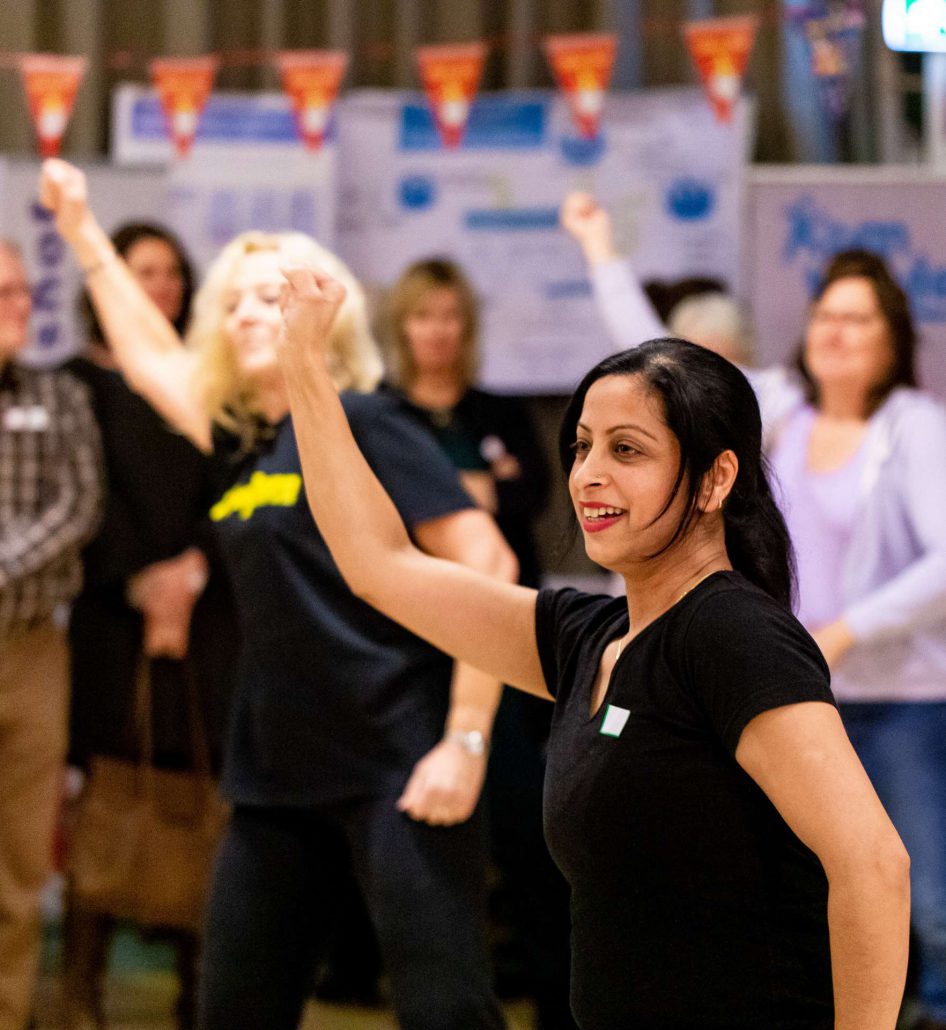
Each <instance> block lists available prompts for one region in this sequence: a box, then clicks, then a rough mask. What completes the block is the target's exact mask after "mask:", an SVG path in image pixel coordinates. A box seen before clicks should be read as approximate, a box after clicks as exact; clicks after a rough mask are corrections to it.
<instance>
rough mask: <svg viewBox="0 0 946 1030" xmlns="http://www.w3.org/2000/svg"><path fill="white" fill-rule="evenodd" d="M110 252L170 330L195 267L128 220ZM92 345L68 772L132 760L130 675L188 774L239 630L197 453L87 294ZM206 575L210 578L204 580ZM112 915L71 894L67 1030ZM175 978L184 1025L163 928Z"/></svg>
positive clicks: (185, 962) (213, 741) (180, 944)
mask: <svg viewBox="0 0 946 1030" xmlns="http://www.w3.org/2000/svg"><path fill="white" fill-rule="evenodd" d="M112 242H113V244H114V246H115V250H116V253H118V254H120V255H121V256H122V257H123V258H124V259H125V261H126V262H127V264H128V267H129V269H130V270H131V272H132V274H133V275H134V276H135V278H136V279H137V280H138V282H139V283H141V285H142V287H143V288H144V290H145V292H146V293H147V294H148V296H149V297H150V298H151V299H152V301H154V303H155V304H156V305H157V307H158V308H159V309H160V311H161V312H162V314H163V315H164V316H165V317H166V318H167V319H168V321H170V322H171V323H172V324H173V325H174V326H175V327H176V328H178V330H179V331H180V330H183V329H184V328H185V326H186V323H187V317H188V312H189V309H190V300H191V295H192V293H193V273H192V271H191V266H190V262H189V261H188V259H187V255H186V254H185V253H184V250H183V248H182V247H181V245H180V243H179V242H178V241H177V239H176V238H175V237H174V236H172V235H171V234H170V233H169V232H168V231H167V230H165V229H163V228H161V227H160V226H157V225H151V224H145V223H133V224H129V225H125V226H123V227H122V228H120V229H119V230H118V231H117V232H116V233H115V234H114V235H113V237H112ZM81 307H82V310H83V313H84V315H85V319H86V327H87V337H88V344H87V347H86V350H85V352H84V354H83V355H82V356H81V357H80V358H78V359H77V360H75V361H73V362H72V363H71V366H70V367H71V369H72V370H73V372H74V373H75V374H76V375H77V376H78V377H79V378H81V379H82V380H83V381H84V382H85V383H86V384H87V385H88V386H89V389H90V392H91V395H92V399H93V405H94V408H95V413H96V418H97V421H98V423H99V429H100V431H101V434H102V443H103V450H104V454H105V466H106V479H107V486H108V494H107V503H106V509H105V518H104V521H103V523H102V527H101V529H100V531H99V533H98V535H97V536H96V537H95V539H94V540H92V542H91V543H90V544H89V545H88V547H87V548H86V550H85V552H84V554H83V571H84V587H83V590H82V593H81V594H80V595H79V597H78V598H77V599H76V601H75V604H74V605H73V608H72V613H71V618H70V624H69V644H70V653H71V667H72V697H71V706H70V743H69V761H70V764H71V765H73V766H75V767H77V768H79V769H83V770H85V769H87V767H88V765H89V762H90V760H91V758H92V757H94V756H95V755H118V756H121V757H126V758H136V757H137V756H138V750H137V744H138V742H137V741H135V739H134V735H133V730H134V726H133V721H134V719H133V715H134V709H135V700H136V695H137V689H138V682H139V677H140V676H141V675H147V676H148V677H149V679H150V683H151V694H152V719H153V730H154V735H155V736H154V740H155V748H156V754H155V758H156V761H157V762H158V763H159V764H161V765H165V766H172V767H177V768H180V767H188V766H189V765H190V764H191V761H192V757H191V756H192V753H193V752H192V748H193V744H192V741H191V739H190V732H189V730H190V727H189V725H188V722H189V720H188V716H187V713H188V712H189V711H190V710H191V706H190V704H189V699H188V691H190V690H194V691H196V693H197V696H198V699H199V702H200V711H201V713H202V715H203V719H202V722H203V729H204V731H205V732H206V733H207V735H208V738H209V742H210V745H211V751H212V753H213V754H214V755H215V756H218V755H219V753H220V747H221V743H222V735H223V726H224V721H225V710H226V708H227V705H228V701H229V695H230V690H231V682H232V668H231V666H232V662H233V657H234V654H235V648H234V647H233V639H234V636H235V632H236V625H235V620H234V617H233V614H232V610H231V606H230V599H229V590H228V587H227V585H226V582H225V579H224V577H223V575H222V573H221V571H220V569H219V567H217V563H215V562H213V561H212V560H211V559H210V558H208V554H212V549H211V547H210V540H209V533H208V532H207V528H208V527H207V526H206V525H205V524H206V523H207V517H206V513H207V509H208V508H209V505H210V496H211V495H210V490H211V481H210V475H211V468H210V463H209V462H208V461H207V459H206V458H205V457H204V456H203V455H202V454H201V453H200V452H199V451H198V450H197V449H196V448H195V447H194V446H193V445H192V444H191V443H189V442H188V441H187V440H186V439H184V437H182V436H181V435H180V434H179V433H176V432H174V431H173V430H171V429H169V428H168V427H167V425H166V423H165V422H164V420H163V419H162V418H161V417H160V416H159V415H157V414H156V413H155V411H154V410H153V409H152V408H151V407H150V405H149V404H147V402H146V401H144V400H143V399H142V398H141V397H140V396H138V394H136V393H134V392H133V391H132V390H131V389H130V388H129V387H128V386H127V385H126V384H125V381H124V379H123V378H122V375H121V372H120V371H119V369H118V366H117V364H116V362H115V360H114V357H113V355H112V352H111V350H110V348H109V347H108V344H107V343H106V340H105V336H104V333H103V332H102V327H101V325H100V324H99V321H98V319H97V318H96V316H95V313H94V311H93V309H92V306H91V304H90V302H89V298H88V295H87V294H85V293H83V295H82V299H81ZM211 571H213V575H211ZM114 926H115V921H114V920H113V919H112V918H111V917H110V916H108V915H106V914H103V913H99V912H94V911H88V910H86V909H84V908H83V907H82V899H81V898H75V897H73V896H72V895H71V894H69V893H67V912H66V917H65V933H64V946H63V959H62V962H63V1006H64V1011H63V1024H64V1026H65V1027H66V1030H73V1028H75V1030H79V1028H81V1030H85V1028H87V1027H88V1028H91V1027H104V1025H105V1013H104V1004H103V1003H104V981H105V975H106V970H107V965H108V950H109V943H110V940H111V937H112V932H113V930H114ZM173 943H174V946H175V951H176V954H177V971H178V976H179V979H180V986H181V991H180V997H179V1000H178V1003H177V1025H178V1027H180V1028H181V1030H185V1028H188V1027H191V1026H193V1025H194V1010H195V997H196V994H195V988H196V971H197V958H198V942H197V940H196V938H195V937H194V936H193V935H191V934H186V933H175V934H173Z"/></svg>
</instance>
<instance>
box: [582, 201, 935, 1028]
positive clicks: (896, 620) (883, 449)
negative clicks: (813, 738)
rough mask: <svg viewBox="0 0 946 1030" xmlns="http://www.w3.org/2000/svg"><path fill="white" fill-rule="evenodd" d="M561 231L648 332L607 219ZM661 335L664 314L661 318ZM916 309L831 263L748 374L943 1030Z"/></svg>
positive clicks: (625, 325)
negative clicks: (799, 313)
mask: <svg viewBox="0 0 946 1030" xmlns="http://www.w3.org/2000/svg"><path fill="white" fill-rule="evenodd" d="M562 217H563V223H564V224H565V226H566V228H567V229H568V230H569V231H570V232H571V233H572V234H573V235H574V236H575V237H576V238H577V239H578V240H579V242H580V243H581V245H582V248H583V249H584V251H585V255H586V257H587V259H588V262H589V265H590V266H591V278H592V283H593V285H594V289H595V294H596V296H597V298H598V301H599V304H600V305H601V308H602V311H603V312H605V314H606V321H607V322H608V325H609V326H611V327H612V329H618V328H620V329H621V332H620V333H619V334H618V335H616V341H617V342H618V343H620V344H622V345H624V346H627V345H633V344H634V343H636V342H637V341H636V340H635V339H634V333H635V332H636V331H637V330H636V328H635V327H636V326H640V325H641V323H642V321H643V320H644V314H643V311H644V307H645V306H646V302H644V301H643V300H642V296H643V295H642V293H641V291H640V287H639V284H638V283H637V282H636V281H635V279H634V276H633V274H632V273H631V271H630V269H629V268H628V266H627V264H626V263H625V262H623V261H619V260H617V259H616V258H615V256H614V252H613V247H612V246H611V243H610V224H609V220H608V216H607V213H606V212H604V211H603V209H602V208H600V207H599V206H598V205H597V204H595V203H594V201H593V200H592V199H591V198H589V197H586V196H583V195H578V196H572V197H570V198H569V199H568V200H567V201H566V203H565V205H564V207H563V214H562ZM650 317H651V320H653V315H652V314H651V316H650ZM915 348H916V330H915V327H914V324H913V319H912V317H911V314H910V305H909V301H908V299H907V296H906V294H905V293H904V291H903V290H902V289H901V287H900V285H899V284H898V283H897V281H896V279H895V278H894V277H893V276H892V275H891V273H890V270H889V269H888V268H887V266H886V264H885V263H884V261H883V260H882V259H881V258H880V257H878V256H877V255H876V254H872V253H869V252H867V251H863V250H849V251H844V252H842V253H840V254H838V255H836V256H835V257H834V258H833V259H832V260H831V261H830V262H829V264H828V266H827V268H826V269H825V273H824V277H823V279H822V282H821V284H820V285H819V287H818V290H817V291H816V293H815V296H814V298H813V299H812V304H811V307H810V309H809V313H808V324H807V327H806V330H805V335H804V339H803V342H802V345H801V347H800V349H799V352H798V354H797V356H796V359H795V362H794V366H793V367H791V368H788V367H781V366H776V367H774V368H767V369H762V370H756V369H752V370H749V371H747V372H746V375H747V376H748V378H749V380H750V381H751V383H752V385H753V387H754V388H755V391H756V394H757V396H758V398H759V404H760V406H761V408H762V415H763V419H764V423H765V441H764V442H765V448H766V450H767V452H768V455H769V458H770V460H771V462H772V466H773V469H774V471H775V473H776V476H777V479H778V482H779V496H780V502H781V504H782V507H783V510H784V512H785V517H786V520H787V523H788V528H789V530H790V532H791V537H792V541H793V543H794V545H795V553H796V555H797V559H798V573H799V575H798V601H799V603H798V617H799V619H800V620H801V622H802V623H803V625H804V626H805V627H806V628H807V629H808V630H809V631H810V632H811V633H812V635H813V637H814V639H815V641H816V642H817V643H818V645H819V646H820V648H821V650H822V652H823V653H824V656H825V658H826V659H827V661H828V664H829V666H830V668H831V676H832V687H833V690H834V693H835V695H836V696H837V698H838V700H839V702H840V707H841V714H842V717H843V719H844V723H845V727H846V729H847V732H848V733H849V735H850V737H851V741H852V743H853V744H854V747H855V749H856V751H857V753H858V755H859V757H860V759H861V761H862V762H863V763H864V767H865V769H866V770H867V773H868V775H869V776H870V778H871V781H872V783H873V785H874V787H875V789H876V790H877V793H878V794H879V796H880V799H881V801H882V802H883V803H884V805H885V807H886V808H887V811H888V812H889V813H890V817H891V819H892V820H893V822H894V825H895V826H896V827H897V830H898V831H899V833H900V835H901V836H902V837H903V840H904V843H905V844H906V847H907V850H908V851H909V853H910V858H911V886H912V899H913V928H914V939H915V942H916V946H917V950H916V958H917V959H918V963H917V965H918V971H919V1001H920V1003H921V1006H922V1009H923V1018H924V1019H925V1020H926V1023H925V1024H922V1025H924V1026H925V1027H926V1028H927V1030H942V1028H946V519H944V517H943V512H944V511H946V460H944V455H946V412H944V410H943V408H942V406H941V405H940V404H939V403H938V402H936V401H935V400H934V399H933V398H932V397H930V396H928V395H925V394H923V393H921V392H920V391H919V390H917V389H915V387H916V375H915V372H914V351H915Z"/></svg>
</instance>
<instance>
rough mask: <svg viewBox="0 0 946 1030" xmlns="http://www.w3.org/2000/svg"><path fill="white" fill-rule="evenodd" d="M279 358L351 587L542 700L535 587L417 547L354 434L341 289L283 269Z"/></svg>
mask: <svg viewBox="0 0 946 1030" xmlns="http://www.w3.org/2000/svg"><path fill="white" fill-rule="evenodd" d="M286 276H287V280H288V286H287V289H286V293H285V297H284V314H285V319H286V330H285V333H284V335H283V339H282V341H281V343H280V361H281V363H282V365H283V369H284V372H285V379H286V382H287V384H288V386H289V400H290V405H291V408H292V416H293V425H294V428H295V432H296V437H297V440H298V445H299V456H300V458H301V461H302V469H303V478H304V481H305V484H306V493H307V497H308V500H309V507H310V508H311V509H312V514H313V515H314V516H315V520H316V522H317V523H318V526H319V530H320V531H321V533H322V536H323V538H324V539H325V542H326V543H327V544H328V546H329V548H330V549H331V551H332V555H333V557H334V559H335V562H336V564H337V565H338V568H339V570H340V571H341V573H342V575H343V576H344V577H345V580H346V581H347V583H348V585H349V587H351V589H352V591H353V592H354V593H355V594H357V595H358V596H359V597H361V598H363V599H364V600H366V601H368V603H369V604H372V605H373V606H374V607H375V608H378V609H379V610H380V611H382V612H384V613H385V615H387V616H389V617H390V618H392V619H394V620H395V621H396V622H399V623H401V624H402V625H404V626H406V627H407V628H408V629H409V630H411V631H412V632H414V633H416V634H417V635H418V636H421V637H424V638H425V639H426V640H429V641H430V642H431V643H432V644H433V645H434V646H435V647H438V648H440V650H442V651H445V652H446V653H447V654H449V655H452V656H453V657H454V658H457V659H459V660H460V661H463V662H466V663H468V664H469V665H473V666H475V667H476V668H478V669H481V670H482V671H483V672H486V673H489V674H490V675H491V676H493V677H495V678H496V679H498V680H501V681H502V682H504V683H510V684H512V685H513V686H517V687H520V688H522V689H524V690H528V691H530V692H532V693H535V694H539V695H540V696H546V697H547V696H548V694H547V692H546V690H545V680H544V677H543V675H542V668H541V665H540V663H539V654H538V649H537V646H536V639H535V591H533V590H528V589H526V588H525V587H519V586H516V585H514V584H511V583H504V582H500V581H499V580H497V579H495V578H491V577H490V576H486V575H484V574H482V573H481V572H478V571H476V570H474V569H471V568H468V567H465V566H463V565H458V564H456V563H455V562H453V561H448V560H445V559H443V558H435V557H433V556H431V555H428V554H425V553H424V552H423V551H421V550H420V549H419V548H418V547H417V546H415V545H414V543H413V542H412V541H411V539H410V537H409V536H408V533H407V530H406V529H405V527H404V524H403V522H402V521H401V518H400V516H399V515H398V513H397V510H396V508H395V507H394V504H393V503H392V501H391V499H390V498H389V497H388V495H387V494H386V493H385V491H384V489H383V487H382V486H381V484H380V483H379V482H378V480H377V478H376V477H375V475H374V473H373V472H372V471H371V469H370V467H369V466H368V463H367V462H366V461H365V459H364V458H363V456H362V454H361V452H360V451H359V449H358V446H357V444H356V443H355V439H354V437H353V436H352V434H351V430H350V429H349V427H348V423H347V421H346V419H345V413H344V411H343V409H342V406H341V402H340V401H339V399H338V395H337V394H336V392H335V388H334V386H333V385H332V381H331V378H330V377H329V374H328V371H327V369H326V365H325V361H324V357H323V346H324V345H325V343H326V341H327V340H328V335H329V331H330V329H331V326H332V322H333V320H334V318H335V314H336V312H337V311H338V308H339V306H340V305H341V302H342V300H343V298H344V295H345V291H344V287H342V286H341V285H340V284H339V283H337V282H335V280H334V279H332V278H331V277H329V276H327V275H326V274H325V273H323V272H319V271H315V270H313V269H307V268H293V269H287V271H286Z"/></svg>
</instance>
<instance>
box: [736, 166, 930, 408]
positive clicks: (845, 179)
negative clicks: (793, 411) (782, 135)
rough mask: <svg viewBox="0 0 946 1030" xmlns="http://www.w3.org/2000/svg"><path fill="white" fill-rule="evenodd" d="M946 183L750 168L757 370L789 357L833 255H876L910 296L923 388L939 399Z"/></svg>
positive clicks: (867, 173)
mask: <svg viewBox="0 0 946 1030" xmlns="http://www.w3.org/2000/svg"><path fill="white" fill-rule="evenodd" d="M943 225H946V176H944V175H943V173H942V172H940V173H938V174H937V173H935V172H932V171H924V170H923V169H918V168H906V167H904V168H895V167H890V166H887V167H883V168H850V167H838V168H823V167H817V168H816V167H795V168H784V169H766V168H756V169H754V170H753V172H752V177H751V185H750V189H749V208H748V217H747V221H746V247H745V251H746V279H747V284H748V297H749V299H750V302H751V306H752V312H753V315H754V319H755V325H756V330H757V335H758V343H757V350H758V355H759V363H760V364H767V363H771V362H773V361H782V360H785V359H787V358H790V357H791V355H792V354H793V353H794V351H795V349H796V347H797V346H798V342H799V340H800V338H801V333H802V329H803V326H804V321H805V313H806V309H807V306H808V303H809V300H810V297H811V293H812V291H813V289H814V288H815V286H816V284H817V282H818V280H819V277H820V274H821V271H822V269H823V268H824V266H825V264H826V263H827V261H828V259H829V258H830V257H831V256H832V255H833V254H835V253H837V252H838V251H839V250H844V249H847V248H854V247H863V248H866V249H867V250H872V251H875V252H877V253H878V254H880V255H881V256H882V257H883V258H885V260H886V261H887V262H888V264H889V265H890V267H891V269H892V271H893V272H894V273H895V274H896V275H897V277H898V279H899V280H900V283H901V285H902V286H903V287H904V289H905V290H906V291H907V293H908V294H909V297H910V304H911V307H912V310H913V314H914V317H915V318H916V320H917V324H918V328H919V331H920V338H921V348H920V360H919V371H920V375H921V381H922V383H923V385H925V386H928V387H929V388H931V389H933V390H935V391H936V392H938V393H940V394H943V395H946V236H944V235H943V230H942V227H943Z"/></svg>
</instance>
